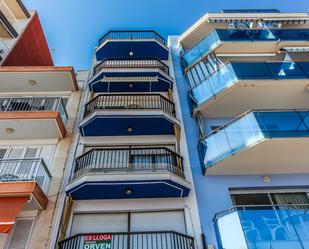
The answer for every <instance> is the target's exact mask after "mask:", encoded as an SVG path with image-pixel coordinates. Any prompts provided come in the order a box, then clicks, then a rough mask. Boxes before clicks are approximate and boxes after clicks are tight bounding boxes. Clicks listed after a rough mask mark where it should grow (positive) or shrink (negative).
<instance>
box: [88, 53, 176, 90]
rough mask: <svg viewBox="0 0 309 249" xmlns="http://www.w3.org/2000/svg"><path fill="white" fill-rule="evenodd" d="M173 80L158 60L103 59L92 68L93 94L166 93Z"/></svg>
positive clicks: (167, 68)
mask: <svg viewBox="0 0 309 249" xmlns="http://www.w3.org/2000/svg"><path fill="white" fill-rule="evenodd" d="M172 85H173V79H172V78H171V77H170V76H169V67H168V66H167V65H166V64H165V63H163V62H162V61H161V60H159V59H143V60H142V59H133V60H128V59H105V60H103V61H102V62H101V63H99V64H98V65H97V66H96V67H95V68H94V77H93V79H92V80H91V81H90V83H89V86H90V90H92V91H94V92H167V91H168V90H169V89H172Z"/></svg>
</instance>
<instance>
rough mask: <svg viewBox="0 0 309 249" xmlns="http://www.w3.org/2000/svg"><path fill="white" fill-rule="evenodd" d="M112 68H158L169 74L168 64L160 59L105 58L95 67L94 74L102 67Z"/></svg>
mask: <svg viewBox="0 0 309 249" xmlns="http://www.w3.org/2000/svg"><path fill="white" fill-rule="evenodd" d="M110 68H158V69H160V70H161V71H163V72H164V73H166V74H168V75H169V68H168V66H167V65H166V64H165V63H163V62H162V61H161V60H159V59H156V58H154V59H138V60H136V59H133V60H128V59H119V58H117V59H105V60H103V61H102V62H100V64H98V65H97V66H96V67H95V68H94V75H96V74H98V73H99V72H100V71H101V70H102V69H110Z"/></svg>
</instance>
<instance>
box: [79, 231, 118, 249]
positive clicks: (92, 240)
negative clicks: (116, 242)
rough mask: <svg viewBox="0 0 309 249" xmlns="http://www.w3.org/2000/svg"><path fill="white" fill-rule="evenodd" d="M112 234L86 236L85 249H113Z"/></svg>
mask: <svg viewBox="0 0 309 249" xmlns="http://www.w3.org/2000/svg"><path fill="white" fill-rule="evenodd" d="M112 238H113V235H111V234H92V235H87V236H85V240H84V247H83V249H111V248H112Z"/></svg>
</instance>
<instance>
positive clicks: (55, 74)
mask: <svg viewBox="0 0 309 249" xmlns="http://www.w3.org/2000/svg"><path fill="white" fill-rule="evenodd" d="M77 88H78V87H77V81H76V78H75V74H74V69H73V68H72V67H14V66H13V67H10V66H8V67H1V68H0V91H1V92H2V93H18V92H23V93H24V92H29V93H33V92H50V91H51V92H52V91H61V92H71V91H75V90H77Z"/></svg>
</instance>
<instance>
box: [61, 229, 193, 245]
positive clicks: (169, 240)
mask: <svg viewBox="0 0 309 249" xmlns="http://www.w3.org/2000/svg"><path fill="white" fill-rule="evenodd" d="M100 239H101V240H100ZM96 241H101V243H105V247H103V246H102V247H90V245H91V244H92V243H93V244H94V243H96ZM103 241H104V242H103ZM87 244H88V245H89V247H87V246H85V245H87ZM98 244H100V242H98V243H97V245H98ZM59 248H60V249H76V248H110V249H194V248H195V246H194V239H193V238H192V237H190V236H188V235H184V234H181V233H177V232H170V231H162V232H161V231H160V232H130V233H101V234H98V233H97V234H77V235H74V236H72V237H70V238H67V239H65V240H63V241H61V242H59Z"/></svg>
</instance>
